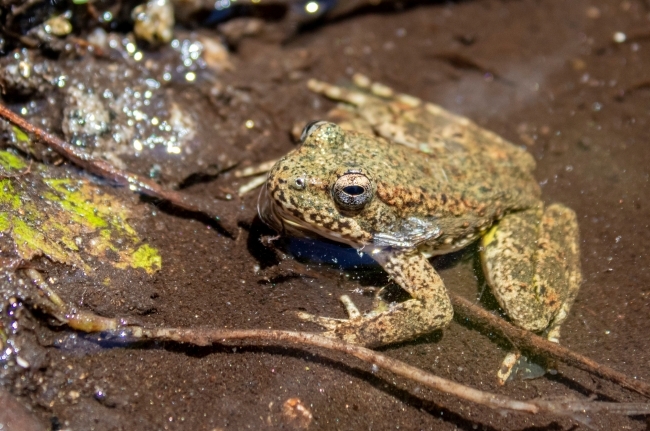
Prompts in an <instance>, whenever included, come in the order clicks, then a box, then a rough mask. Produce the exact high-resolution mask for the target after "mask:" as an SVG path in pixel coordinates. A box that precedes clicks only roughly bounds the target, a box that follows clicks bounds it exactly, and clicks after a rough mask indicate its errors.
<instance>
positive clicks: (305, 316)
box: [297, 311, 346, 331]
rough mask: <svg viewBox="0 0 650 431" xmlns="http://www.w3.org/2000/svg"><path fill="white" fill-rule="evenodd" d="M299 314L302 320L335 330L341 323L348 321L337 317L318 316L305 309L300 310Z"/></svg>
mask: <svg viewBox="0 0 650 431" xmlns="http://www.w3.org/2000/svg"><path fill="white" fill-rule="evenodd" d="M297 314H298V318H299V319H300V320H304V321H305V322H312V323H316V324H317V325H320V326H322V327H323V328H325V329H327V330H328V331H333V330H335V329H336V328H338V327H339V326H340V325H341V323H343V322H346V319H335V318H333V317H323V316H316V315H315V314H311V313H305V312H303V311H299V312H298V313H297Z"/></svg>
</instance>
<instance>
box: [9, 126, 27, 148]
mask: <svg viewBox="0 0 650 431" xmlns="http://www.w3.org/2000/svg"><path fill="white" fill-rule="evenodd" d="M11 130H12V131H13V132H14V136H15V137H16V139H17V140H19V141H20V142H23V143H25V144H30V143H31V139H29V136H27V133H25V132H23V131H22V129H20V128H18V127H16V126H12V127H11Z"/></svg>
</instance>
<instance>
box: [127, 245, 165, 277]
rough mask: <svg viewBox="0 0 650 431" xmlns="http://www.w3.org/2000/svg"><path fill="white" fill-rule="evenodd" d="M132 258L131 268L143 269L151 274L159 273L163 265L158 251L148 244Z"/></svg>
mask: <svg viewBox="0 0 650 431" xmlns="http://www.w3.org/2000/svg"><path fill="white" fill-rule="evenodd" d="M132 256H133V261H132V262H131V266H132V267H133V268H142V269H144V270H145V271H147V273H149V274H151V273H153V272H156V271H158V270H159V269H160V267H161V265H162V259H161V258H160V255H159V254H158V250H156V249H155V248H153V247H151V246H150V245H148V244H145V245H143V246H141V247H140V248H138V249H137V250H136V251H135V252H134V253H133V255H132Z"/></svg>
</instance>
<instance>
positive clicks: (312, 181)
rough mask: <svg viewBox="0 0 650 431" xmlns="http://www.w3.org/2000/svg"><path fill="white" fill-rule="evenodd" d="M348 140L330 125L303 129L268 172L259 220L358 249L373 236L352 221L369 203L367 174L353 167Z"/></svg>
mask: <svg viewBox="0 0 650 431" xmlns="http://www.w3.org/2000/svg"><path fill="white" fill-rule="evenodd" d="M350 135H356V134H355V133H354V132H347V131H344V130H343V129H341V128H340V127H339V126H337V125H336V124H333V123H329V122H325V121H314V122H311V123H309V124H307V126H305V128H304V130H303V132H302V136H301V138H300V140H301V145H300V147H298V148H296V149H295V150H293V151H291V152H290V153H289V154H287V155H286V156H284V157H283V158H282V159H280V160H279V161H278V162H277V163H276V164H275V166H274V167H273V168H272V169H271V171H270V172H269V175H268V178H267V181H266V184H265V185H264V186H263V188H262V191H261V193H260V197H259V200H258V212H259V215H260V218H261V219H262V220H263V221H264V222H266V223H267V224H268V225H270V226H272V227H273V228H274V229H276V230H278V231H280V232H283V231H284V232H288V233H290V234H293V235H296V234H308V233H310V232H311V233H316V234H317V235H320V236H324V237H326V238H329V239H332V240H335V241H339V242H344V243H347V244H350V245H352V246H354V247H359V246H362V245H364V244H367V243H369V242H370V241H371V239H372V235H371V234H370V233H369V232H367V231H366V230H365V229H364V228H362V226H361V225H360V224H359V223H358V222H357V220H356V216H358V215H359V214H360V213H362V212H363V211H364V209H366V208H367V207H368V206H369V205H370V204H371V202H372V201H373V198H374V195H375V184H374V182H373V180H372V177H371V175H370V174H369V173H368V172H365V171H364V169H363V168H361V167H359V166H356V157H355V156H354V154H353V149H352V148H351V147H350V145H349V144H350Z"/></svg>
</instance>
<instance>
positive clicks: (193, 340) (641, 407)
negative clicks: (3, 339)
mask: <svg viewBox="0 0 650 431" xmlns="http://www.w3.org/2000/svg"><path fill="white" fill-rule="evenodd" d="M25 272H26V274H27V276H28V277H29V278H30V279H31V281H32V284H33V285H34V286H35V287H37V288H38V289H40V290H41V292H43V294H44V296H40V295H35V296H34V297H33V298H30V300H31V301H33V304H34V305H35V306H37V307H39V308H41V309H42V310H43V311H44V312H46V313H48V314H49V315H50V316H52V317H54V318H56V319H57V320H59V321H60V322H61V323H63V324H66V325H68V326H69V327H71V328H73V329H77V330H81V331H84V332H104V333H105V334H106V335H107V336H108V337H111V336H112V337H115V338H119V339H123V340H146V339H149V340H159V341H174V342H178V343H187V344H192V345H196V346H209V345H212V344H215V343H222V342H224V341H226V340H245V339H257V340H264V341H271V342H288V343H292V344H298V345H301V346H304V345H309V346H315V347H322V348H325V349H328V350H334V351H338V352H342V353H345V354H347V355H351V356H354V357H356V358H358V359H360V360H362V361H364V362H367V363H369V364H372V365H373V367H381V368H384V369H386V370H388V371H391V372H392V373H394V374H397V375H398V376H401V377H404V378H406V379H409V380H412V381H414V382H417V383H420V384H422V385H424V386H426V387H428V388H431V389H433V390H436V391H439V392H443V393H446V394H450V395H454V396H457V397H459V398H461V399H464V400H467V401H471V402H474V403H477V404H480V405H484V406H486V407H489V408H492V409H496V410H499V411H503V410H508V411H513V412H519V413H528V414H539V413H550V414H553V415H556V416H565V417H570V418H572V419H574V420H577V421H580V422H583V423H586V421H587V418H586V417H585V416H584V414H585V413H587V412H599V411H606V412H610V413H618V414H625V415H641V414H650V403H607V402H593V401H589V400H579V399H575V398H562V399H557V400H546V399H541V398H535V399H532V400H528V401H520V400H515V399H512V398H510V397H507V396H504V395H499V394H494V393H490V392H485V391H480V390H478V389H475V388H472V387H469V386H465V385H462V384H460V383H456V382H453V381H451V380H447V379H444V378H442V377H439V376H436V375H434V374H431V373H428V372H426V371H424V370H421V369H419V368H417V367H414V366H412V365H409V364H407V363H405V362H402V361H399V360H397V359H393V358H390V357H388V356H386V355H384V354H382V353H379V352H376V351H374V350H370V349H368V348H365V347H361V346H356V345H353V344H349V343H346V342H344V341H342V340H337V339H333V338H328V337H325V336H323V335H320V334H313V333H309V332H296V331H282V330H272V329H248V330H238V329H230V330H229V329H210V328H146V327H144V326H140V325H135V324H131V323H129V322H127V321H126V320H124V319H117V318H106V317H102V316H99V315H96V314H94V313H91V312H87V311H78V310H75V309H74V308H72V307H70V306H69V305H67V304H66V303H65V302H64V301H63V300H61V298H60V297H59V296H58V295H57V294H56V293H55V292H54V291H52V289H51V288H50V287H49V285H48V283H47V282H46V281H45V280H44V279H43V276H42V275H41V274H40V272H38V271H37V270H35V269H32V268H28V269H26V271H25ZM488 314H489V313H488Z"/></svg>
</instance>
